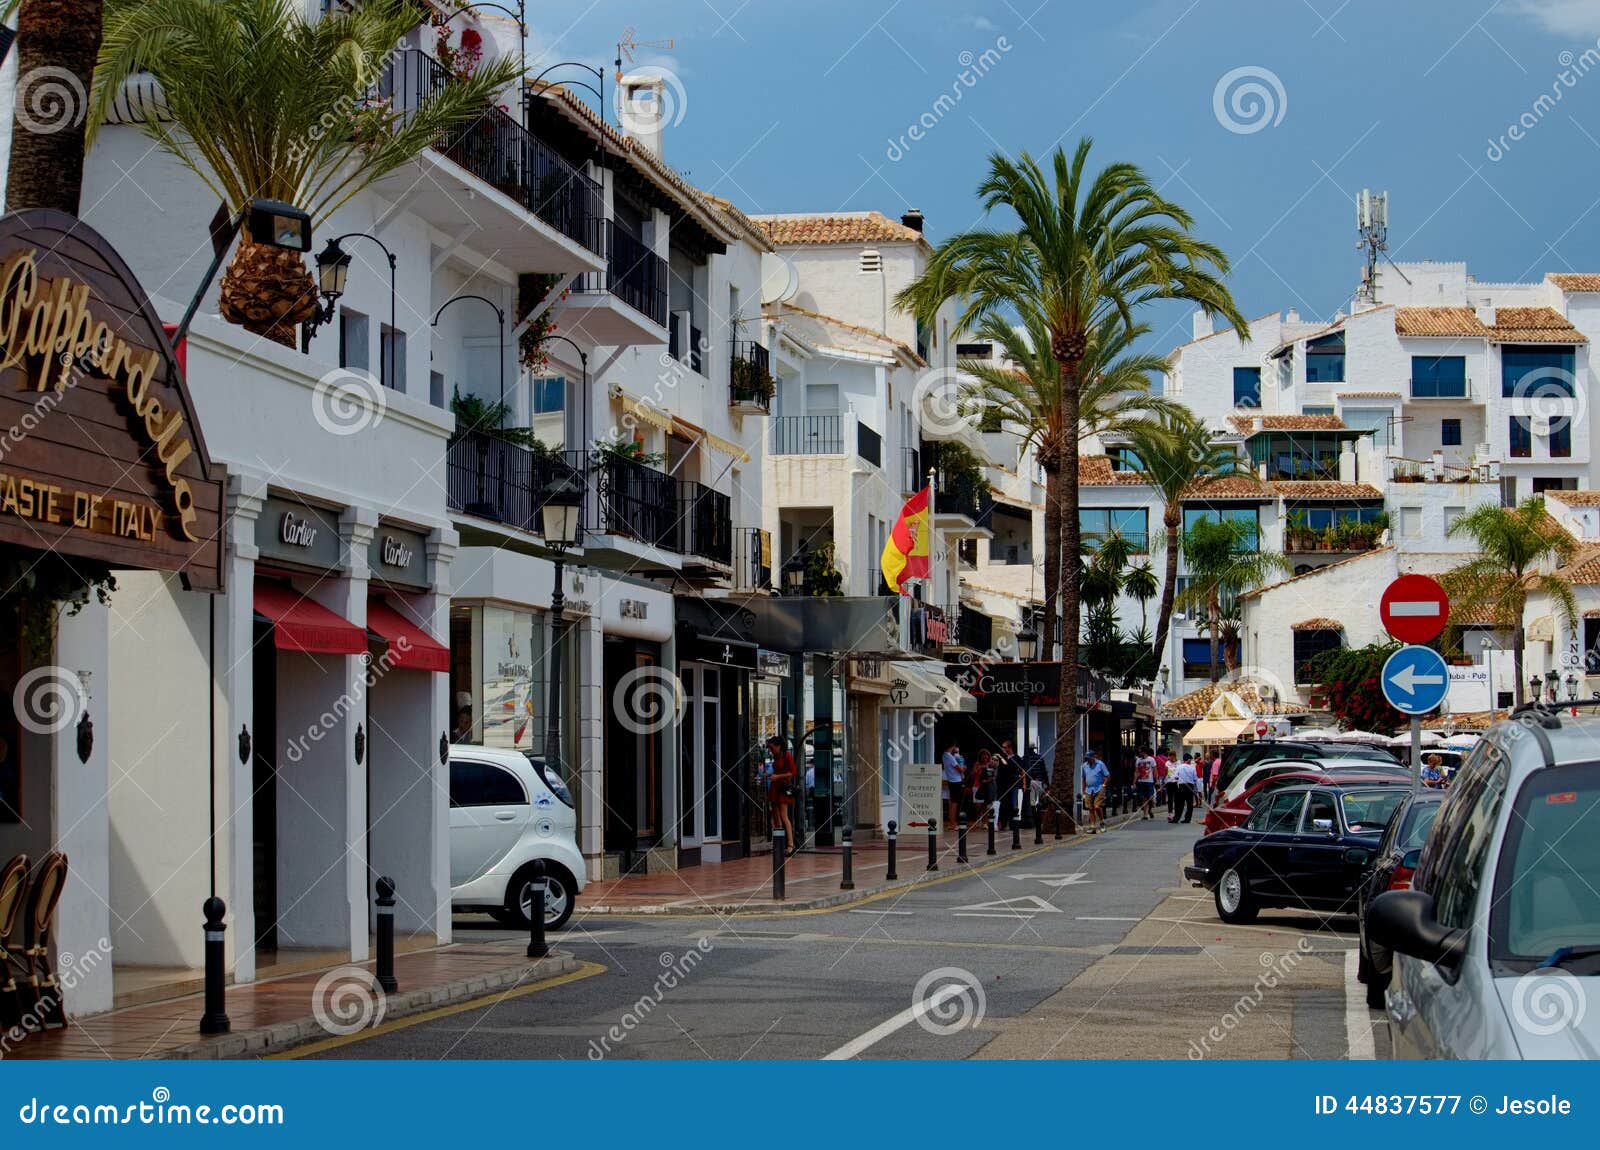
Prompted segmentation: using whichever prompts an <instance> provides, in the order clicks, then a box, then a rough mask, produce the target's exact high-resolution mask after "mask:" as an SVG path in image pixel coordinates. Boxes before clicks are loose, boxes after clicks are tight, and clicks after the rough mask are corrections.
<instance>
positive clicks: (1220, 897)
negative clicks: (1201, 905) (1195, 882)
mask: <svg viewBox="0 0 1600 1150" xmlns="http://www.w3.org/2000/svg"><path fill="white" fill-rule="evenodd" d="M1213 893H1214V895H1215V897H1216V901H1217V917H1218V918H1220V919H1222V921H1223V922H1227V923H1244V922H1254V921H1255V917H1256V912H1257V911H1258V910H1259V909H1260V908H1259V907H1257V906H1256V902H1255V898H1254V896H1252V895H1251V893H1250V884H1249V883H1248V882H1246V881H1245V877H1244V873H1243V872H1242V871H1240V869H1239V868H1238V867H1229V868H1228V870H1227V871H1225V872H1224V873H1223V875H1222V878H1220V879H1218V880H1217V889H1216V890H1215V891H1214V892H1213Z"/></svg>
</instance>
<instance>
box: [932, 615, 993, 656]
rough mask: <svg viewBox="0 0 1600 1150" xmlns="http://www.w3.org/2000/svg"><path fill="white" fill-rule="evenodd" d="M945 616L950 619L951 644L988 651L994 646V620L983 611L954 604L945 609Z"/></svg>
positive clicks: (952, 645) (972, 649) (970, 649)
mask: <svg viewBox="0 0 1600 1150" xmlns="http://www.w3.org/2000/svg"><path fill="white" fill-rule="evenodd" d="M944 617H945V619H946V620H948V627H949V634H950V638H949V642H948V645H949V646H951V647H961V648H964V649H966V650H968V651H988V650H991V649H992V648H993V647H994V620H993V619H991V618H990V617H989V616H988V615H985V614H984V613H983V612H982V611H979V610H978V609H977V608H975V607H966V606H962V605H961V604H954V605H952V606H950V607H947V608H946V609H945V611H944Z"/></svg>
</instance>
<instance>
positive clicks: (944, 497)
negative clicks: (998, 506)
mask: <svg viewBox="0 0 1600 1150" xmlns="http://www.w3.org/2000/svg"><path fill="white" fill-rule="evenodd" d="M933 509H934V511H935V512H936V513H937V514H939V515H962V516H965V517H966V518H968V519H970V520H972V522H973V523H974V524H976V525H977V526H979V527H988V526H989V523H990V521H991V520H992V519H993V518H994V493H993V492H991V491H990V490H989V485H988V484H987V483H984V482H982V481H981V480H972V481H966V480H957V481H955V482H953V483H950V484H948V485H941V486H940V487H939V489H938V490H937V491H936V492H934V496H933Z"/></svg>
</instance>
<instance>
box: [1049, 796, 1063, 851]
mask: <svg viewBox="0 0 1600 1150" xmlns="http://www.w3.org/2000/svg"><path fill="white" fill-rule="evenodd" d="M1050 805H1051V806H1052V807H1054V808H1055V811H1054V813H1055V821H1056V842H1060V841H1061V804H1060V803H1058V802H1056V801H1055V800H1054V799H1052V800H1050Z"/></svg>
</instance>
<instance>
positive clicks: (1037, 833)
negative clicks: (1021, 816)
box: [1033, 807, 1044, 847]
mask: <svg viewBox="0 0 1600 1150" xmlns="http://www.w3.org/2000/svg"><path fill="white" fill-rule="evenodd" d="M1033 845H1034V846H1036V847H1040V846H1043V845H1044V808H1043V807H1035V808H1034V809H1033Z"/></svg>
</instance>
